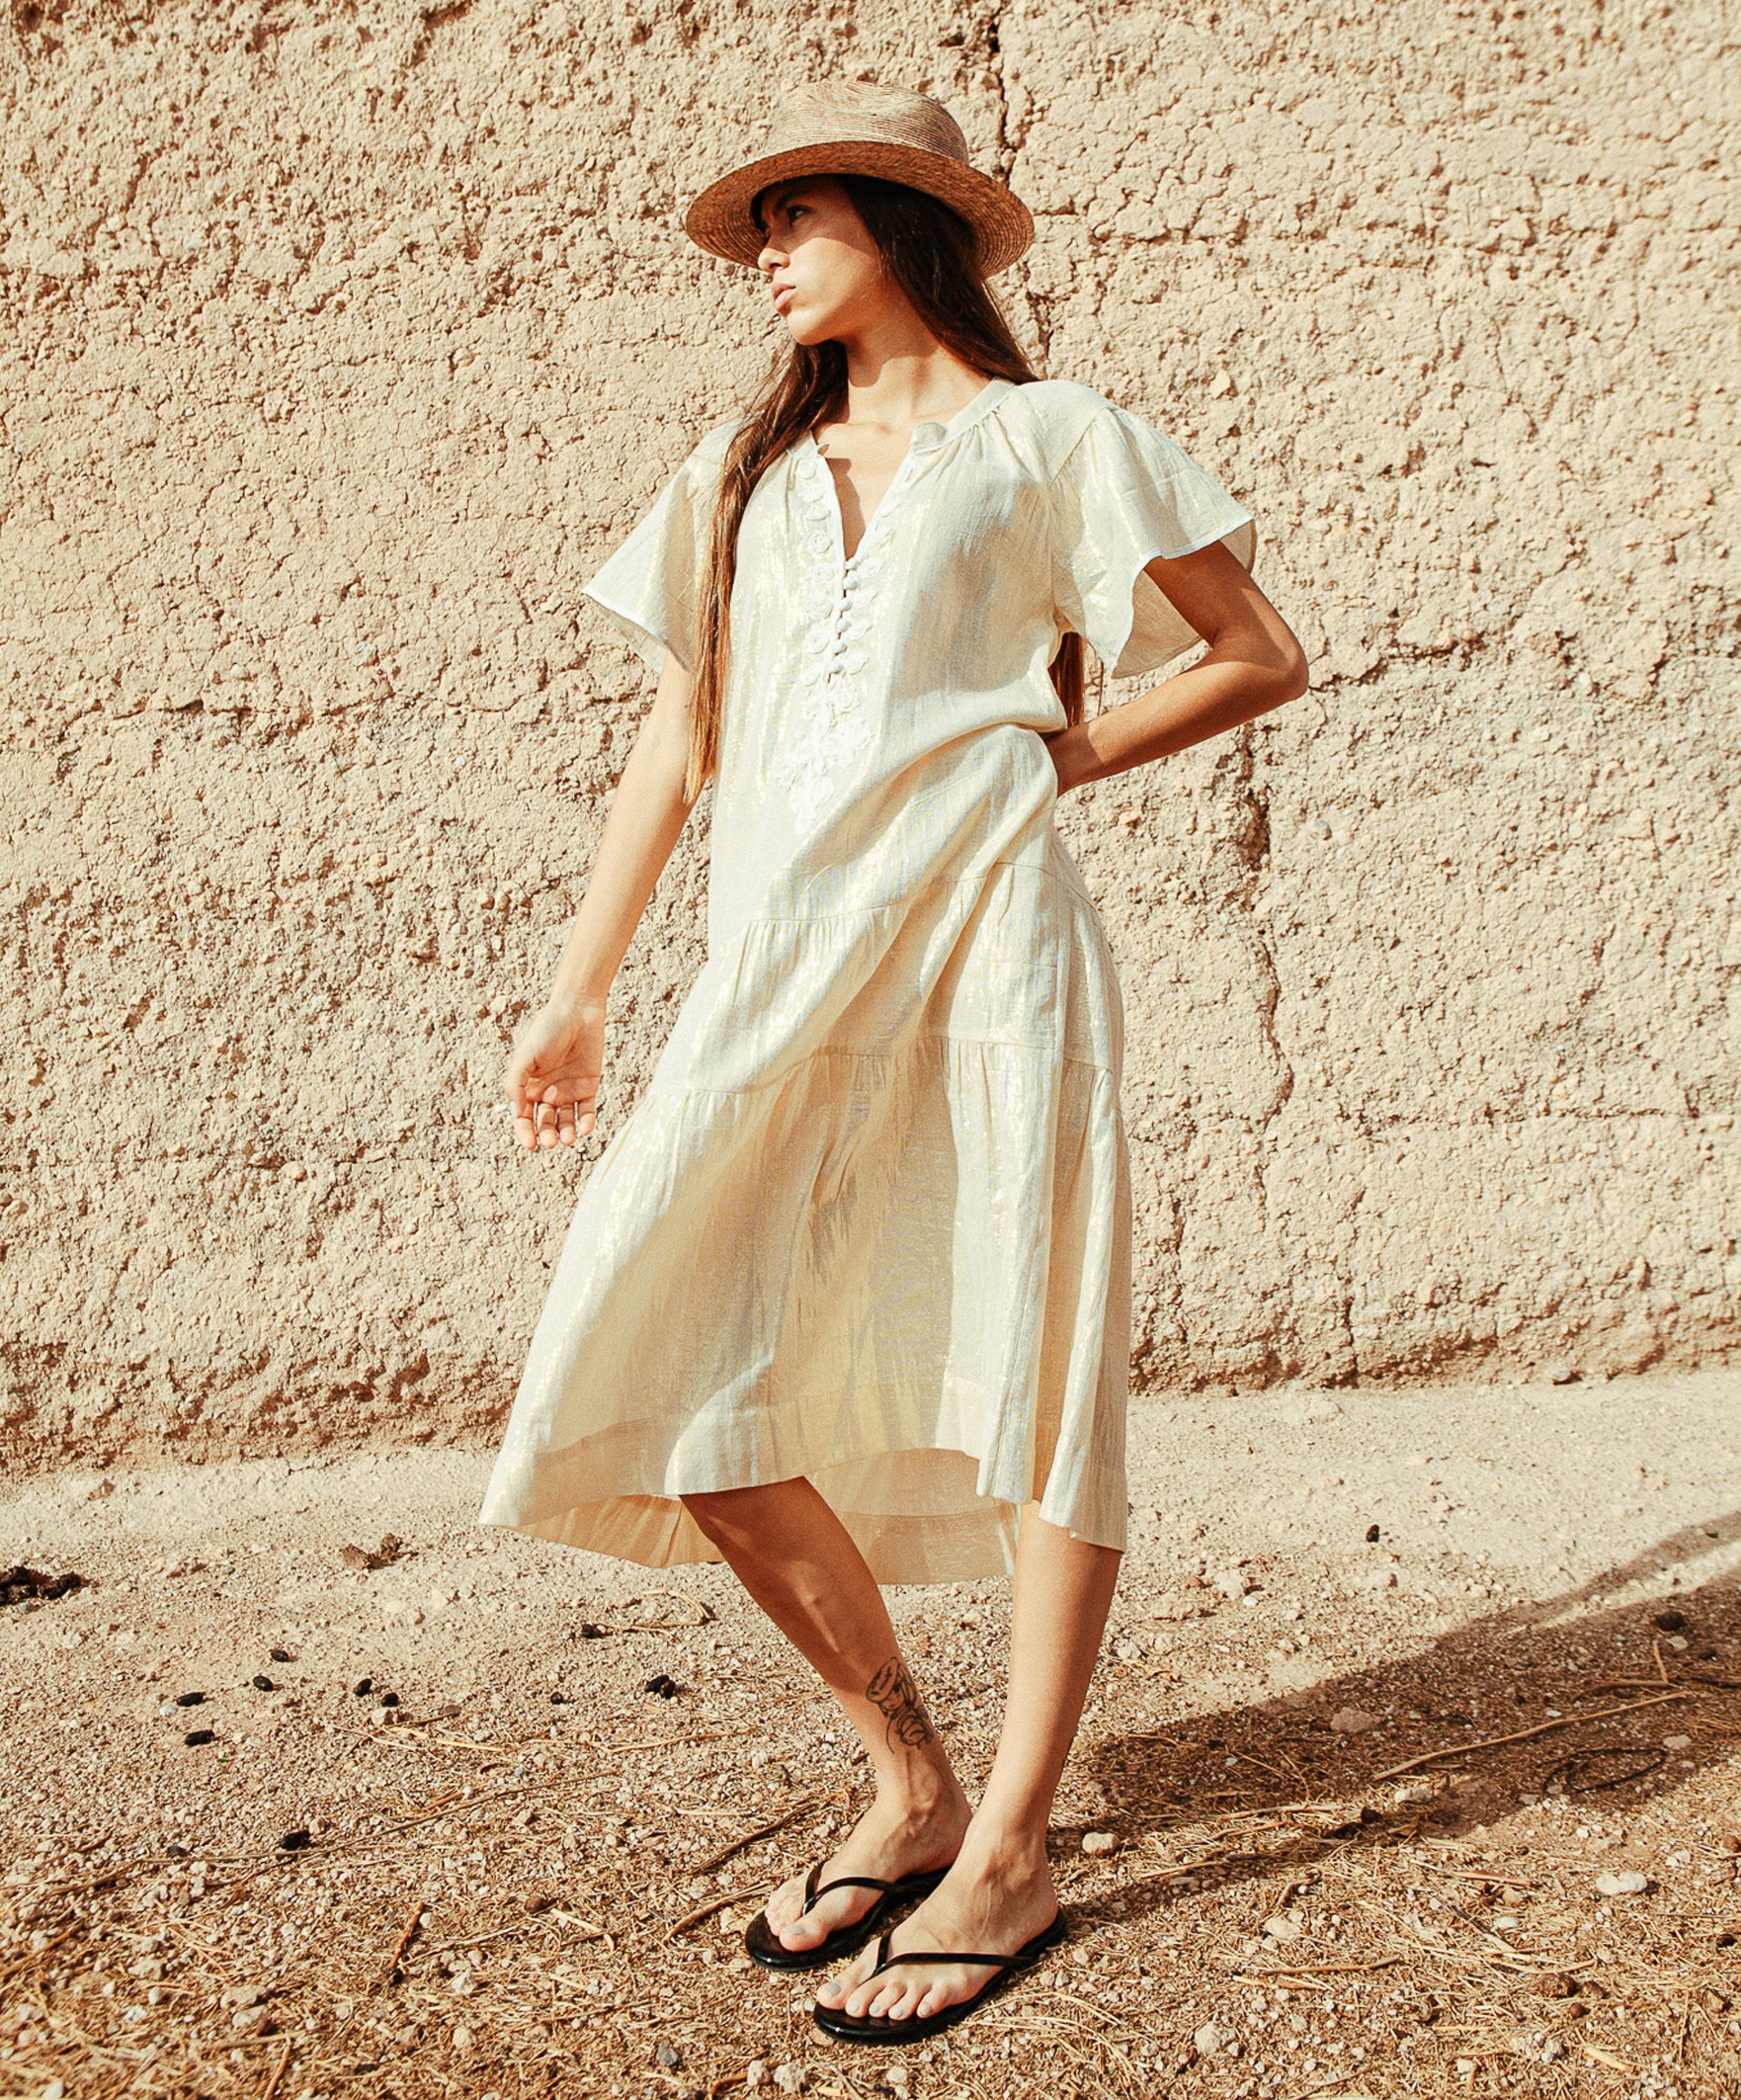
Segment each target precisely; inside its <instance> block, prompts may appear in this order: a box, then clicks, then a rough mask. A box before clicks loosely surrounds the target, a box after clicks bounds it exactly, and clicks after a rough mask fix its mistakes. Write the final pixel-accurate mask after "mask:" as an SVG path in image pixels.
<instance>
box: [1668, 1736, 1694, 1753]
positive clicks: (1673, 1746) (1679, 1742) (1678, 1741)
mask: <svg viewBox="0 0 1741 2100" xmlns="http://www.w3.org/2000/svg"><path fill="white" fill-rule="evenodd" d="M1662 1746H1663V1748H1664V1749H1665V1750H1691V1749H1692V1747H1693V1738H1692V1736H1691V1735H1665V1736H1664V1737H1663V1739H1662Z"/></svg>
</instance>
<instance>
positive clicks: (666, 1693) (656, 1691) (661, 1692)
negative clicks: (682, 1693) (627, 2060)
mask: <svg viewBox="0 0 1741 2100" xmlns="http://www.w3.org/2000/svg"><path fill="white" fill-rule="evenodd" d="M641 1689H642V1690H643V1691H645V1692H651V1693H652V1694H653V1696H654V1697H655V1698H657V1699H675V1698H676V1697H677V1692H678V1687H677V1686H676V1685H675V1684H673V1683H672V1681H671V1679H670V1678H669V1677H667V1676H666V1674H665V1673H664V1671H663V1670H661V1671H660V1672H659V1674H658V1676H657V1677H649V1678H648V1679H647V1681H646V1683H645V1684H644V1685H643V1686H642V1687H641ZM794 2090H795V2088H794Z"/></svg>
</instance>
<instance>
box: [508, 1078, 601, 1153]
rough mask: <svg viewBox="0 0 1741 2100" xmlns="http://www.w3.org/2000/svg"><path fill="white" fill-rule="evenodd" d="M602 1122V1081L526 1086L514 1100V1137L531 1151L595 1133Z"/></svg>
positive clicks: (524, 1147)
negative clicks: (600, 1119) (600, 1097)
mask: <svg viewBox="0 0 1741 2100" xmlns="http://www.w3.org/2000/svg"><path fill="white" fill-rule="evenodd" d="M597 1122H598V1081H597V1080H596V1079H583V1080H579V1081H575V1080H570V1081H569V1082H568V1084H567V1085H566V1086H559V1085H557V1084H556V1083H555V1082H554V1081H551V1082H550V1083H549V1084H548V1085H546V1086H544V1087H542V1088H538V1087H536V1086H530V1085H528V1086H523V1087H522V1088H521V1090H520V1091H519V1093H518V1094H517V1095H516V1097H515V1101H514V1136H515V1140H516V1142H517V1143H518V1144H519V1145H520V1146H521V1148H522V1149H523V1150H525V1151H528V1152H533V1151H539V1152H550V1151H554V1150H555V1148H556V1147H557V1146H558V1145H573V1144H577V1143H579V1141H580V1140H581V1138H583V1137H588V1136H590V1135H591V1134H592V1132H593V1130H594V1127H595V1126H596V1124H597Z"/></svg>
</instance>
